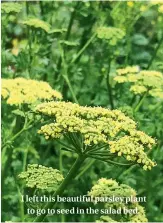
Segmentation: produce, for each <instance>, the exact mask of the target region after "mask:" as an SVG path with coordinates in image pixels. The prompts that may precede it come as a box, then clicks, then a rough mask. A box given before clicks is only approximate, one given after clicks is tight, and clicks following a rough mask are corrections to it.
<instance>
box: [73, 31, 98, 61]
mask: <svg viewBox="0 0 163 223" xmlns="http://www.w3.org/2000/svg"><path fill="white" fill-rule="evenodd" d="M95 36H96V33H94V34H93V35H92V37H91V38H90V39H89V40H88V41H87V42H86V44H85V45H84V46H83V47H82V48H81V50H80V51H79V52H78V53H77V55H76V56H75V57H74V58H73V59H72V61H71V64H72V63H74V62H75V61H76V60H77V59H78V57H79V56H80V55H81V54H82V53H83V52H84V50H85V49H86V48H87V47H88V46H89V44H90V43H91V42H92V41H93V39H94V38H95Z"/></svg>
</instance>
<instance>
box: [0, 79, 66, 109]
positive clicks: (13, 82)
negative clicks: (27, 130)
mask: <svg viewBox="0 0 163 223" xmlns="http://www.w3.org/2000/svg"><path fill="white" fill-rule="evenodd" d="M1 95H2V98H3V99H7V104H9V105H20V104H23V103H25V104H32V103H34V102H36V101H38V100H52V99H54V98H56V99H61V98H62V95H61V94H60V93H59V92H58V91H56V90H53V89H52V88H51V87H50V85H49V84H48V83H47V82H43V81H37V80H31V79H29V80H28V79H25V78H15V79H2V89H1Z"/></svg>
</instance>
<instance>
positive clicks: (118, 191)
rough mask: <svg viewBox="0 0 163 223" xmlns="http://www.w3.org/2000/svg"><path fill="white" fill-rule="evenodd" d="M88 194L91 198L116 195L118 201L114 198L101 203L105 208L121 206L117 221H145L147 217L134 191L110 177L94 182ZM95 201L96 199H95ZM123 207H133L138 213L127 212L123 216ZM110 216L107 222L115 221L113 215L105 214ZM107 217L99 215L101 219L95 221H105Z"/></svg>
mask: <svg viewBox="0 0 163 223" xmlns="http://www.w3.org/2000/svg"><path fill="white" fill-rule="evenodd" d="M88 195H89V196H92V197H93V198H99V197H101V198H106V197H108V198H109V197H110V198H111V197H118V198H121V200H120V199H119V201H118V202H114V200H109V201H108V202H106V203H103V205H104V208H105V209H109V208H110V207H112V208H114V209H119V208H121V210H122V211H121V213H122V215H119V219H118V220H119V222H123V221H126V217H127V218H128V219H127V222H128V221H130V222H147V221H148V220H147V218H146V216H145V212H144V209H143V207H141V206H140V205H139V203H138V200H139V199H137V197H136V191H135V190H134V189H132V188H131V187H129V186H128V185H125V184H120V185H119V184H118V183H117V182H116V181H115V180H112V179H106V178H101V179H100V180H98V182H97V184H95V185H94V186H93V187H92V189H91V191H90V192H89V193H88ZM95 200H96V202H97V199H95ZM95 204H96V205H97V204H98V202H97V203H95ZM123 208H125V209H134V208H137V210H138V213H137V214H134V213H133V214H129V215H127V216H124V214H123ZM107 217H108V218H110V220H109V222H116V221H114V215H111V216H107ZM108 218H105V217H104V216H101V219H100V220H99V221H97V222H106V220H107V219H108Z"/></svg>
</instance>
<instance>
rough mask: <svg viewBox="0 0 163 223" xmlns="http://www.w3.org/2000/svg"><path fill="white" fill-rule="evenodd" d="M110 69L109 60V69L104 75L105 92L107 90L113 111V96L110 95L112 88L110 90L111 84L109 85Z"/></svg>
mask: <svg viewBox="0 0 163 223" xmlns="http://www.w3.org/2000/svg"><path fill="white" fill-rule="evenodd" d="M110 68H111V60H109V68H108V71H107V74H106V86H107V90H108V95H109V101H110V106H111V109H114V102H113V94H112V88H111V84H110Z"/></svg>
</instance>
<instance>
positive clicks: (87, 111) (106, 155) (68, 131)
mask: <svg viewBox="0 0 163 223" xmlns="http://www.w3.org/2000/svg"><path fill="white" fill-rule="evenodd" d="M36 110H37V111H38V112H39V113H41V114H44V115H46V116H49V117H50V118H51V119H52V122H50V123H49V124H46V125H44V126H42V127H41V129H40V130H39V131H38V133H39V134H43V135H44V136H45V138H46V139H63V137H64V139H66V140H67V142H68V144H71V145H72V146H71V147H70V146H67V148H69V150H70V151H75V152H76V153H78V154H79V155H80V154H85V155H86V156H88V157H93V158H97V159H102V160H104V161H106V162H107V161H108V162H109V160H110V158H111V157H112V158H113V155H116V156H124V157H125V158H126V159H127V160H129V161H131V162H137V163H139V164H142V165H143V168H144V169H145V170H147V169H151V168H152V167H153V166H155V163H154V162H153V161H152V160H150V159H149V158H148V156H147V154H146V151H147V150H148V149H151V148H152V146H153V145H154V144H155V140H154V139H152V138H151V137H149V136H148V135H146V134H145V133H143V132H141V131H138V130H137V127H136V123H135V122H134V121H133V120H132V119H130V118H129V117H127V116H125V115H124V114H123V113H122V112H121V111H118V110H109V109H104V108H102V107H93V108H92V107H83V106H79V105H78V104H73V103H71V102H49V103H42V104H40V105H38V106H37V108H36ZM112 158H111V159H112Z"/></svg>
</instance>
